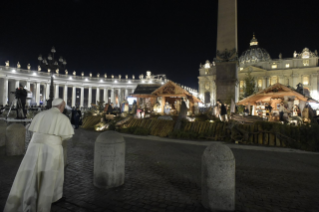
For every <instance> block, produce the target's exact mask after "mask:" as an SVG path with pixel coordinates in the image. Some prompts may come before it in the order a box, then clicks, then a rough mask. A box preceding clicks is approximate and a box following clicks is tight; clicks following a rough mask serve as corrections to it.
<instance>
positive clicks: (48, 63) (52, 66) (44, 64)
mask: <svg viewBox="0 0 319 212" xmlns="http://www.w3.org/2000/svg"><path fill="white" fill-rule="evenodd" d="M55 52H56V51H55V48H54V46H53V47H52V49H51V53H52V54H51V53H49V55H48V57H47V59H48V60H47V59H46V58H42V55H41V54H40V55H39V57H38V60H39V66H40V67H41V69H47V70H50V73H51V85H50V95H49V99H47V106H46V107H47V108H48V109H50V108H51V107H52V101H53V98H54V78H53V76H54V71H57V73H58V72H59V71H58V70H63V69H64V70H65V66H66V64H67V63H66V60H65V59H63V57H60V58H59V62H58V61H56V60H54V54H55ZM41 69H39V70H41Z"/></svg>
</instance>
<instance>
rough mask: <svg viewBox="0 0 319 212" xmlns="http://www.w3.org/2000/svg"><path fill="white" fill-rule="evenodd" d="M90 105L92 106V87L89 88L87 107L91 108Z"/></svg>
mask: <svg viewBox="0 0 319 212" xmlns="http://www.w3.org/2000/svg"><path fill="white" fill-rule="evenodd" d="M91 104H92V87H89V99H88V107H91Z"/></svg>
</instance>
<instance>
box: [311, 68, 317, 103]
mask: <svg viewBox="0 0 319 212" xmlns="http://www.w3.org/2000/svg"><path fill="white" fill-rule="evenodd" d="M311 88H312V90H311V94H310V95H311V97H312V98H314V99H316V100H318V99H319V96H318V74H313V75H311Z"/></svg>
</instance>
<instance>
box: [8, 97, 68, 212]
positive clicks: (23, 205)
mask: <svg viewBox="0 0 319 212" xmlns="http://www.w3.org/2000/svg"><path fill="white" fill-rule="evenodd" d="M64 107H65V102H64V101H63V100H62V99H54V100H53V102H52V108H51V109H49V110H46V111H44V112H41V113H39V114H37V115H36V116H35V117H34V119H33V120H32V123H31V125H30V127H29V130H30V131H32V132H33V136H32V139H31V141H30V144H29V147H28V149H27V152H26V154H25V156H24V158H23V160H22V162H21V165H20V167H19V170H18V173H17V175H16V177H15V179H14V182H13V185H12V188H11V191H10V194H9V197H8V199H7V202H6V205H5V208H4V212H49V211H50V210H51V204H52V203H53V202H56V201H58V200H59V199H61V198H62V194H63V182H64V158H63V147H62V141H63V140H67V139H69V138H71V137H72V136H73V134H74V130H73V127H72V125H71V123H70V120H69V119H68V117H67V116H65V115H64V114H62V112H63V110H64Z"/></svg>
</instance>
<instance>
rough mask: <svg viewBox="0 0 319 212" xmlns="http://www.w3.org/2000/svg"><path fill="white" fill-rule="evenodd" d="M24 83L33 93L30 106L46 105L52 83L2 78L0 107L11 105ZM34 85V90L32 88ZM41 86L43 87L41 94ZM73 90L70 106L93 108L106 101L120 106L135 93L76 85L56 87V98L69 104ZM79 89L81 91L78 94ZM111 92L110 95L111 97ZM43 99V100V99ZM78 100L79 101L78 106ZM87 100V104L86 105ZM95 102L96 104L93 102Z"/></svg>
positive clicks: (122, 89)
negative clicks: (14, 92)
mask: <svg viewBox="0 0 319 212" xmlns="http://www.w3.org/2000/svg"><path fill="white" fill-rule="evenodd" d="M20 83H22V84H23V86H24V87H25V89H26V90H28V91H32V92H31V93H29V94H28V97H29V98H30V97H31V98H32V100H28V101H27V102H28V104H29V105H30V104H33V105H40V103H41V101H42V102H43V105H45V104H46V99H49V95H50V83H43V82H42V83H41V82H30V81H19V80H16V79H8V78H0V105H6V104H10V103H11V102H12V101H13V100H14V98H15V95H14V94H12V93H11V92H13V91H15V89H16V88H17V87H19V84H20ZM31 85H32V88H31ZM41 86H43V89H42V92H41ZM61 87H62V88H63V89H62V90H63V92H62V93H61V94H60V93H59V92H60V90H61V89H60V88H61ZM70 87H71V88H72V94H71V95H72V96H71V102H69V104H68V105H69V106H72V107H73V106H79V107H91V104H97V101H104V102H105V103H108V102H109V103H113V105H114V106H119V105H120V103H121V102H122V101H123V100H125V99H126V98H127V97H128V95H129V93H130V92H133V90H134V89H132V87H124V88H123V87H103V86H100V87H93V86H76V85H65V84H64V85H59V84H55V85H54V89H53V90H54V98H63V100H64V101H65V102H67V103H68V99H70V98H68V88H70ZM77 89H80V91H79V92H78V93H77ZM84 89H88V96H87V98H85V95H84ZM94 89H95V99H93V98H92V97H93V90H94ZM101 90H103V96H100V91H101ZM109 91H110V95H109ZM41 97H42V98H41ZM76 99H79V102H78V104H77V101H76ZM85 99H87V104H86V105H85V104H84V103H85ZM93 100H94V102H93Z"/></svg>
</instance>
